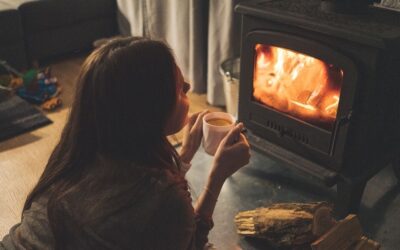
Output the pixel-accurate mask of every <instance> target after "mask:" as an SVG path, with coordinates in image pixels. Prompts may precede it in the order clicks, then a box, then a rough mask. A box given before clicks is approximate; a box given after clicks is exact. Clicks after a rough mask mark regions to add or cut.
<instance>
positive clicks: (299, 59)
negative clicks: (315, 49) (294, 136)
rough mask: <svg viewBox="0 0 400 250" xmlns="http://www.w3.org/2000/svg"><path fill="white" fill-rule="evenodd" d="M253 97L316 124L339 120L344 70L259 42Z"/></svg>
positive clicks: (330, 123) (331, 122)
mask: <svg viewBox="0 0 400 250" xmlns="http://www.w3.org/2000/svg"><path fill="white" fill-rule="evenodd" d="M255 50H256V57H255V67H254V79H253V87H254V92H253V96H254V98H255V99H256V100H257V101H259V102H261V103H263V104H265V105H267V106H270V107H272V108H274V109H277V110H279V111H281V112H285V113H288V114H291V115H293V116H295V117H298V118H301V119H303V120H306V121H308V122H311V123H314V124H321V123H322V124H323V123H328V125H329V127H331V126H332V125H333V123H334V121H335V120H336V114H337V109H338V105H339V96H340V89H341V86H342V82H343V70H341V69H339V68H337V67H335V66H333V65H328V64H326V63H325V62H323V61H321V60H319V59H316V58H314V57H311V56H307V55H304V54H300V53H297V52H295V51H291V50H287V49H283V48H279V47H274V46H268V45H261V44H257V45H256V47H255Z"/></svg>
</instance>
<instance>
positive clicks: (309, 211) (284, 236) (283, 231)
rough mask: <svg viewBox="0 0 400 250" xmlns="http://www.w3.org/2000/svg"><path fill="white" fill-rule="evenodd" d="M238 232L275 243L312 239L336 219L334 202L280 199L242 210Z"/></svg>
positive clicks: (237, 218)
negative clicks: (274, 202) (283, 201)
mask: <svg viewBox="0 0 400 250" xmlns="http://www.w3.org/2000/svg"><path fill="white" fill-rule="evenodd" d="M235 223H236V227H237V232H238V234H240V235H243V236H246V237H255V238H261V239H265V240H266V241H267V242H268V243H269V244H271V245H273V246H275V247H293V246H296V245H303V244H306V243H311V242H312V241H313V240H315V239H317V238H318V237H319V236H321V235H323V234H324V233H325V232H326V231H328V230H329V229H330V228H331V227H333V226H334V225H335V223H336V221H335V220H334V218H333V217H332V206H331V205H329V204H328V203H326V202H312V203H279V204H274V205H271V206H269V207H262V208H257V209H255V210H250V211H242V212H239V213H238V214H237V215H236V216H235Z"/></svg>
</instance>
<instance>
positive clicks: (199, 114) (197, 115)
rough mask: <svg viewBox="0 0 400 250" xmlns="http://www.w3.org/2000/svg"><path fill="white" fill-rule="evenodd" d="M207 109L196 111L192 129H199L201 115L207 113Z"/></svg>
mask: <svg viewBox="0 0 400 250" xmlns="http://www.w3.org/2000/svg"><path fill="white" fill-rule="evenodd" d="M208 112H209V111H208V110H203V111H201V112H198V113H196V120H195V121H194V123H193V126H192V128H193V129H199V130H201V129H202V127H203V117H204V116H205V115H206V114H207V113H208Z"/></svg>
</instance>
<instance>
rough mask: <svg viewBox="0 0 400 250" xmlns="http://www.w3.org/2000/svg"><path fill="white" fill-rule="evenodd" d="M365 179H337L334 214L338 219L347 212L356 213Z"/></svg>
mask: <svg viewBox="0 0 400 250" xmlns="http://www.w3.org/2000/svg"><path fill="white" fill-rule="evenodd" d="M366 184H367V182H366V181H350V182H349V181H346V180H339V182H338V183H337V198H336V204H335V209H334V210H335V214H336V216H338V217H339V218H340V219H342V218H344V217H346V216H347V215H348V214H350V213H353V214H356V213H357V212H358V209H359V207H360V203H361V198H362V195H363V192H364V189H365V185H366Z"/></svg>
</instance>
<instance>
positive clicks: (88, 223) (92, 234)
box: [0, 38, 249, 249]
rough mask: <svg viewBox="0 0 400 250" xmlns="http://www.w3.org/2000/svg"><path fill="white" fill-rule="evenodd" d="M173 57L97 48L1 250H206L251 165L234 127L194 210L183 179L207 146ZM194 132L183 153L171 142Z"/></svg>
mask: <svg viewBox="0 0 400 250" xmlns="http://www.w3.org/2000/svg"><path fill="white" fill-rule="evenodd" d="M189 88H190V86H189V84H187V83H186V82H184V80H183V77H182V73H181V71H180V69H179V68H178V66H177V65H176V63H175V60H174V57H173V55H172V53H171V51H170V49H169V48H168V47H167V46H166V45H165V44H163V43H161V42H158V41H151V40H146V39H144V38H120V39H115V40H113V41H111V42H109V43H107V44H105V45H103V46H102V47H100V48H99V49H97V50H95V51H94V52H93V53H92V54H91V55H90V56H89V57H88V58H87V60H86V61H85V63H84V64H83V66H82V68H81V72H80V75H79V78H78V84H77V92H76V96H75V102H74V104H73V107H72V109H71V114H70V117H69V120H68V122H67V124H66V125H65V128H64V131H63V133H62V136H61V139H60V142H59V143H58V145H57V146H56V147H55V149H54V151H53V153H52V155H51V156H50V159H49V161H48V163H47V166H46V168H45V170H44V172H43V174H42V176H41V177H40V179H39V182H38V183H37V185H36V186H35V187H34V188H33V190H32V192H31V193H30V194H29V196H28V198H27V200H26V202H25V205H24V209H23V215H22V221H21V223H20V224H17V225H15V226H14V227H13V228H11V230H10V233H9V235H7V236H5V237H4V239H3V242H2V243H1V242H0V249H1V248H5V249H202V248H203V247H204V245H205V244H206V242H207V235H208V232H209V230H210V229H211V228H212V225H213V223H212V219H211V216H212V213H213V210H214V207H215V203H216V201H217V197H218V195H219V193H220V190H221V187H222V185H223V183H224V181H225V179H226V178H227V177H229V176H230V175H231V174H233V173H234V172H235V171H236V170H238V169H239V168H240V167H242V166H244V165H245V164H247V163H248V161H249V146H248V143H247V141H246V139H245V138H244V136H243V135H241V134H240V131H241V129H242V128H243V125H242V124H239V125H237V126H236V127H235V128H234V129H232V130H231V131H230V132H229V134H228V135H227V136H226V137H225V138H224V140H223V141H222V143H221V145H220V147H219V149H218V151H217V153H216V155H215V158H214V162H213V166H212V170H211V172H210V174H209V178H208V181H207V185H206V187H205V189H204V192H203V193H202V194H201V195H200V197H199V199H198V201H197V202H196V204H195V206H194V208H193V207H192V204H191V198H190V194H189V192H188V187H187V182H186V180H185V178H184V173H185V171H186V170H187V169H188V168H189V167H190V161H191V159H192V158H193V155H194V154H195V152H196V151H197V149H198V148H199V145H200V141H201V138H202V132H201V127H202V124H201V123H202V117H203V116H204V114H205V113H206V112H201V113H197V114H195V115H194V116H192V117H190V118H188V108H189V102H188V98H187V96H186V93H187V91H188V90H189ZM185 124H188V125H187V127H188V131H189V133H188V136H187V137H185V139H184V143H183V146H182V149H181V152H180V154H178V153H177V152H176V151H175V149H174V147H172V146H171V144H170V143H169V142H168V140H167V138H166V136H167V135H171V134H174V133H176V132H177V131H179V130H181V129H182V127H183V126H184V125H185Z"/></svg>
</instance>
